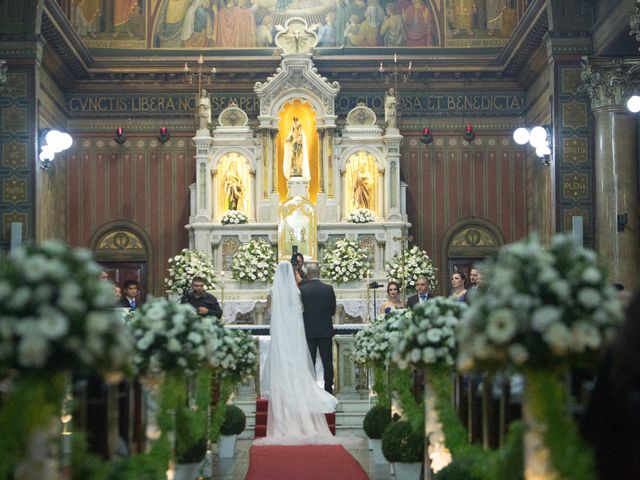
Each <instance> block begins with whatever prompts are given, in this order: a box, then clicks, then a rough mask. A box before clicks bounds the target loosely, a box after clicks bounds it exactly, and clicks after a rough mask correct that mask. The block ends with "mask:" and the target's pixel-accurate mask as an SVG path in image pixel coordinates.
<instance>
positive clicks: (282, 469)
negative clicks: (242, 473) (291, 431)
mask: <svg viewBox="0 0 640 480" xmlns="http://www.w3.org/2000/svg"><path fill="white" fill-rule="evenodd" d="M367 479H368V477H367V474H366V472H365V471H364V470H363V469H362V467H361V466H360V464H359V463H358V461H357V460H356V459H355V458H353V457H352V456H351V455H350V454H349V452H347V451H346V450H345V449H344V447H343V446H342V445H300V446H287V447H285V446H277V445H273V446H255V445H254V446H252V447H251V450H250V451H249V470H248V471H247V476H246V477H245V480H367Z"/></svg>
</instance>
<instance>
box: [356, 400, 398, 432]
mask: <svg viewBox="0 0 640 480" xmlns="http://www.w3.org/2000/svg"><path fill="white" fill-rule="evenodd" d="M389 425H391V409H390V408H389V407H385V406H383V405H374V406H373V407H371V409H370V410H369V411H368V412H367V414H366V415H365V416H364V420H363V421H362V428H364V433H366V434H367V437H369V438H373V439H380V438H382V434H383V433H384V430H385V429H386V428H387V427H388V426H389Z"/></svg>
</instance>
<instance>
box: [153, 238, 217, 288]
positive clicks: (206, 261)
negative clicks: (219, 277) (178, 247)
mask: <svg viewBox="0 0 640 480" xmlns="http://www.w3.org/2000/svg"><path fill="white" fill-rule="evenodd" d="M167 272H168V274H169V276H168V277H167V278H165V279H164V284H165V286H166V287H167V290H168V291H169V292H171V293H177V294H179V295H182V294H184V293H185V292H186V291H187V290H189V288H191V280H192V279H193V277H195V276H199V277H202V278H203V279H204V289H205V290H213V289H214V288H216V283H215V282H216V270H215V267H214V266H213V263H212V262H211V259H210V258H209V257H208V256H207V254H206V253H204V252H200V251H197V250H189V249H188V248H184V249H182V251H181V252H180V254H178V255H176V256H174V257H171V258H170V259H169V268H168V270H167Z"/></svg>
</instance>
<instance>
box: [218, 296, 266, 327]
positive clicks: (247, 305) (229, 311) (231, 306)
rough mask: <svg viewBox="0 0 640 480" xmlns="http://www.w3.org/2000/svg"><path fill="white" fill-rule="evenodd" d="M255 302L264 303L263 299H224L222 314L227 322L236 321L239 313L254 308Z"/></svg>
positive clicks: (247, 311)
mask: <svg viewBox="0 0 640 480" xmlns="http://www.w3.org/2000/svg"><path fill="white" fill-rule="evenodd" d="M257 303H265V302H264V300H225V301H224V302H223V303H222V314H223V315H224V320H225V322H227V323H233V322H235V321H236V315H238V314H239V313H249V312H251V311H252V310H253V309H254V308H256V304H257Z"/></svg>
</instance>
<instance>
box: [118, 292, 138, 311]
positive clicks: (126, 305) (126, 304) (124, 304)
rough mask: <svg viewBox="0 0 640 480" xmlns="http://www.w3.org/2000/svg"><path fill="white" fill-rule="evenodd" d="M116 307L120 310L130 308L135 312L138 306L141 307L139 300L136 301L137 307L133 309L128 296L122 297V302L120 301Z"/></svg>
mask: <svg viewBox="0 0 640 480" xmlns="http://www.w3.org/2000/svg"><path fill="white" fill-rule="evenodd" d="M116 306H117V307H119V308H130V309H131V310H135V309H136V308H138V306H140V302H138V300H137V299H136V305H135V307H132V306H131V302H129V299H128V298H127V297H126V295H122V296H121V297H120V300H118V303H117V305H116Z"/></svg>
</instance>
